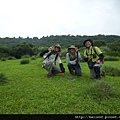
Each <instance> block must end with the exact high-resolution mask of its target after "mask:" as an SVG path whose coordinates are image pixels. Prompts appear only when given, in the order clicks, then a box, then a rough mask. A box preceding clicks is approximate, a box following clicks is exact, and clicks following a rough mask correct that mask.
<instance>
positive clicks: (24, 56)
mask: <svg viewBox="0 0 120 120" xmlns="http://www.w3.org/2000/svg"><path fill="white" fill-rule="evenodd" d="M21 58H22V59H24V58H30V55H23V56H22V57H21Z"/></svg>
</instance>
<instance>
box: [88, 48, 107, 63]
mask: <svg viewBox="0 0 120 120" xmlns="http://www.w3.org/2000/svg"><path fill="white" fill-rule="evenodd" d="M93 50H94V52H95V54H97V51H96V49H95V47H93ZM91 53H92V49H91ZM86 55H88V53H87V51H86ZM97 55H98V54H97ZM98 56H99V55H98ZM104 62H105V61H104V58H103V59H102V64H104Z"/></svg>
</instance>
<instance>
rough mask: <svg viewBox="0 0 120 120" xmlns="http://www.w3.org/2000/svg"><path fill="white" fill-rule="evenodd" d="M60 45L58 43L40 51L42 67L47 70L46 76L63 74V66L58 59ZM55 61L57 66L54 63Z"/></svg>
mask: <svg viewBox="0 0 120 120" xmlns="http://www.w3.org/2000/svg"><path fill="white" fill-rule="evenodd" d="M60 52H61V46H60V45H59V44H58V45H56V46H51V47H49V48H48V50H45V51H43V52H41V53H40V56H41V57H44V61H43V66H42V67H43V68H44V69H46V70H47V71H48V74H47V77H48V78H50V77H52V76H53V75H54V74H57V73H61V74H62V76H64V73H65V68H64V66H63V64H62V62H61V59H60ZM56 61H57V62H58V63H59V66H57V65H56Z"/></svg>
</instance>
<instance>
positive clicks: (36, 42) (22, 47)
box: [0, 35, 120, 59]
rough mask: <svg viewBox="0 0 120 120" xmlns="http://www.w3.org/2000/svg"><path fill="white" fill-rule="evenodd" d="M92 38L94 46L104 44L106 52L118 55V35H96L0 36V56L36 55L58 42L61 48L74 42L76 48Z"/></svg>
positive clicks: (119, 40) (119, 43)
mask: <svg viewBox="0 0 120 120" xmlns="http://www.w3.org/2000/svg"><path fill="white" fill-rule="evenodd" d="M88 38H90V39H92V40H93V41H94V46H98V47H101V46H106V47H107V50H108V51H107V50H106V51H107V52H108V54H109V55H110V56H111V55H112V56H120V47H119V46H120V36H115V35H96V36H85V35H84V36H80V35H77V36H71V35H61V36H58V35H56V36H53V35H51V36H49V37H48V36H47V37H44V36H43V37H42V38H41V39H39V38H38V37H33V38H29V37H27V38H22V37H19V38H8V37H6V38H0V58H2V57H9V56H13V57H15V58H17V59H20V58H21V57H22V56H24V55H30V56H33V55H37V54H38V53H39V52H41V51H42V50H44V49H47V47H48V46H51V45H55V44H58V43H59V44H60V45H61V46H62V48H63V49H64V48H67V47H69V46H70V45H71V44H74V45H75V46H77V47H78V48H81V49H82V48H83V47H84V46H83V41H84V40H85V39H88Z"/></svg>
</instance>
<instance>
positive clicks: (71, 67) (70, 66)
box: [67, 64, 73, 74]
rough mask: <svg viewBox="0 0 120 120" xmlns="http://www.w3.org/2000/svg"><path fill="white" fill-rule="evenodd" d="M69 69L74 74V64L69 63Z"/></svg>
mask: <svg viewBox="0 0 120 120" xmlns="http://www.w3.org/2000/svg"><path fill="white" fill-rule="evenodd" d="M67 66H68V70H69V72H70V74H73V65H72V64H68V65H67Z"/></svg>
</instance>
